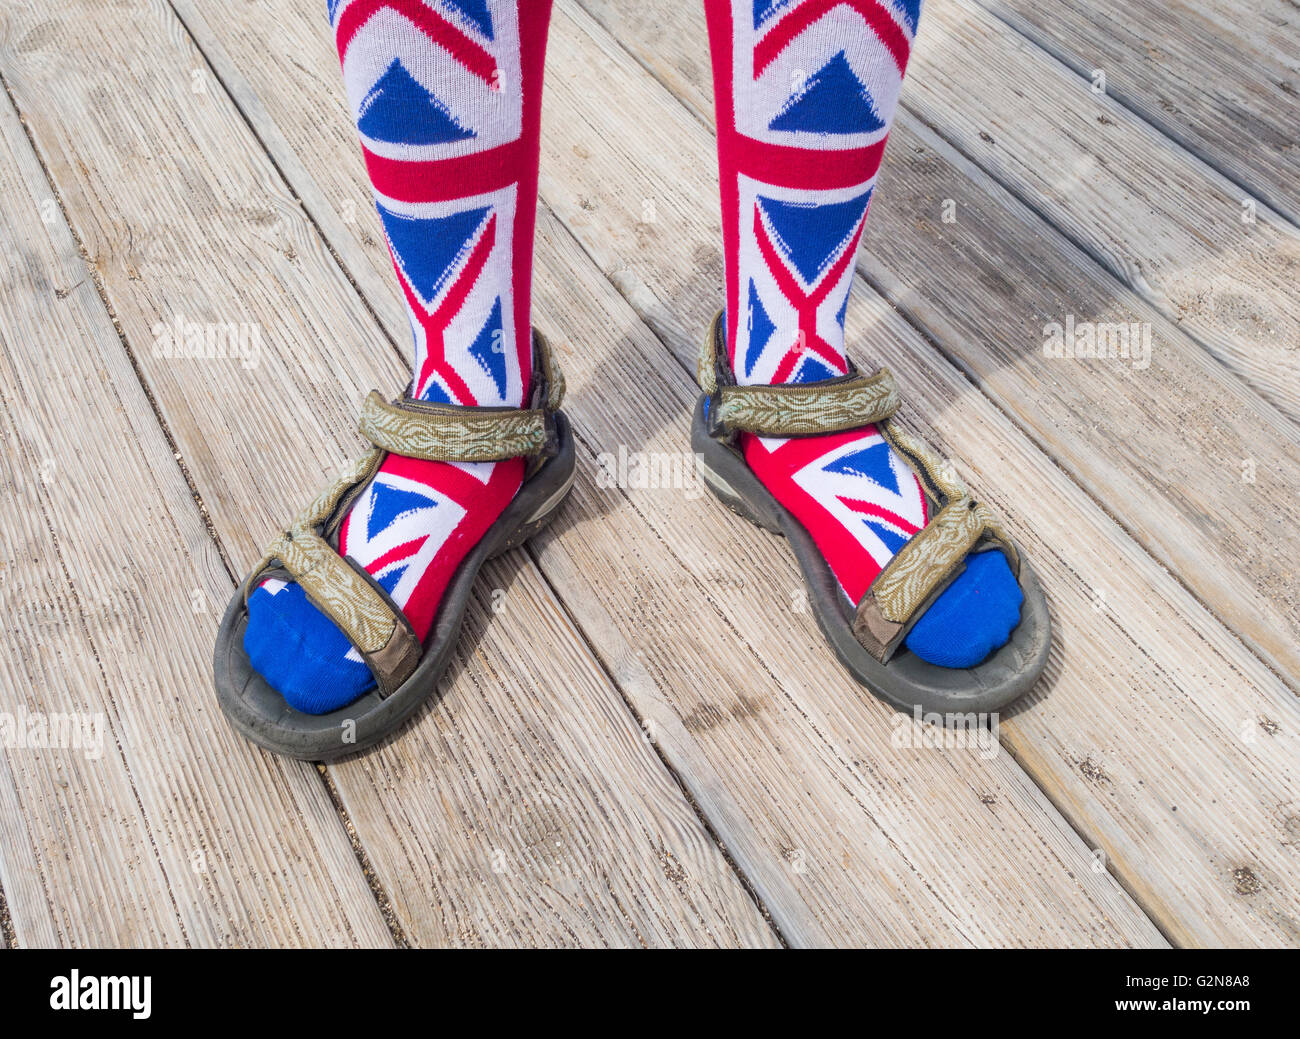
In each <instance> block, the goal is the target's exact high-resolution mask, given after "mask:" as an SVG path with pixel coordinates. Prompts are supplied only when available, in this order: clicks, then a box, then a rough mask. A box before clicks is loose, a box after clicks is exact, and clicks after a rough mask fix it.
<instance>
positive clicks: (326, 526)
mask: <svg viewBox="0 0 1300 1039" xmlns="http://www.w3.org/2000/svg"><path fill="white" fill-rule="evenodd" d="M533 343H534V350H533V356H534V362H533V382H532V386H533V391H532V399H531V401H530V407H529V408H527V409H519V408H494V407H461V406H457V405H448V404H430V403H426V402H423V401H414V400H411V399H409V398H407V397H401V398H398V399H397V400H395V401H393V402H392V403H391V404H389V403H386V402H385V401H384V400H383V398H382V397H380V395H379V394H378V393H377V392H372V393H371V394H370V395H369V396H368V397H367V398H366V401H365V404H364V405H363V406H362V411H361V420H360V429H361V433H362V435H364V436H365V437H366V439H368V440H369V441H370V442H371V443H372V444H373V445H374V449H373V450H372V451H371V452H370V453H369V454H367V455H366V456H365V457H363V458H361V459H359V460H358V461H357V462H356V464H355V465H353V466H352V468H351V469H350V471H349V472H348V473H346V474H345V475H344V476H343V477H341V478H340V479H339V480H338V482H336V483H335V484H334V485H333V486H331V487H329V488H327V489H326V490H325V491H324V492H323V493H322V494H321V495H320V496H319V497H318V498H317V499H316V500H315V501H314V502H313V503H312V504H311V505H310V506H309V507H308V508H307V509H306V510H305V511H304V512H302V513H301V514H300V515H299V516H298V518H297V519H295V520H294V522H293V525H292V526H291V527H290V529H289V530H287V531H286V532H285V533H283V534H281V535H280V536H279V537H278V538H276V539H275V541H274V542H272V543H271V545H270V547H269V548H268V549H267V551H266V555H264V556H263V557H262V559H261V560H260V561H259V562H258V564H257V565H256V566H254V567H253V569H252V570H251V571H250V572H249V574H248V577H247V578H245V580H244V582H243V584H242V585H241V586H240V588H239V590H238V591H237V592H236V593H235V595H234V597H233V598H232V599H231V601H230V605H229V607H227V609H226V613H225V616H224V618H223V619H222V622H221V628H220V631H219V632H218V633H217V643H216V650H215V653H214V660H213V667H214V672H215V680H216V689H217V698H218V700H219V702H220V704H221V709H222V710H223V711H224V712H225V714H226V717H227V718H229V719H230V722H231V724H232V725H234V727H235V728H236V729H238V730H239V731H240V732H241V733H243V734H244V735H245V736H246V737H248V738H249V739H250V740H252V741H253V742H254V743H257V744H260V745H261V746H263V747H266V748H267V749H268V750H273V751H276V752H277V753H279V754H286V755H288V756H289V757H294V758H302V759H304V760H309V761H331V760H333V759H335V758H338V757H341V756H343V755H345V754H351V753H353V752H355V751H358V750H362V749H364V748H366V747H369V746H371V745H372V744H374V743H377V742H378V741H380V740H381V739H383V738H384V737H385V736H387V735H388V734H389V733H391V732H392V731H393V730H394V729H396V728H397V727H398V726H400V725H401V724H402V722H404V721H405V720H406V719H407V718H408V717H410V715H411V714H412V712H414V711H415V709H416V708H418V707H419V706H420V704H422V703H424V701H425V700H426V699H428V697H429V696H430V695H431V694H432V693H433V691H434V689H435V688H436V687H437V684H438V679H439V678H440V677H441V675H442V672H443V670H444V669H445V668H446V666H447V663H448V661H449V660H450V658H451V653H452V650H453V648H454V647H455V645H456V641H457V636H458V635H459V634H460V628H461V623H462V621H463V619H464V616H465V608H466V606H467V604H468V602H469V597H470V591H471V589H472V587H473V584H474V578H475V577H476V576H477V575H478V572H479V569H480V568H481V567H482V566H483V564H484V563H485V562H486V561H487V560H489V559H492V558H494V557H495V556H499V555H501V554H502V553H504V552H507V551H509V550H510V549H512V548H515V547H517V546H519V545H521V544H523V543H524V542H525V541H526V540H527V539H528V538H530V537H532V536H533V535H534V534H536V533H537V532H538V531H539V530H541V529H542V528H543V527H545V526H546V525H547V524H548V523H550V521H551V520H552V519H553V518H554V516H555V514H556V512H557V510H558V509H559V507H560V503H561V502H562V501H563V500H564V497H565V496H566V495H567V494H568V493H569V490H570V488H571V487H572V486H573V478H574V468H575V462H576V453H575V450H574V442H573V433H572V430H571V429H570V427H569V422H568V419H567V418H566V417H565V416H564V414H563V413H562V412H560V411H559V406H560V402H561V399H562V398H563V396H564V377H563V375H562V374H561V372H560V369H559V367H558V365H557V364H556V363H555V360H554V358H553V356H552V354H551V351H550V348H549V346H548V344H547V342H546V340H545V339H544V338H543V337H542V335H541V333H539V332H537V331H536V330H535V329H534V331H533ZM390 453H392V454H398V455H404V456H406V457H409V458H423V459H429V460H433V461H444V462H447V461H451V462H491V461H501V460H503V459H507V458H516V457H520V456H523V457H526V458H528V459H529V460H530V461H529V465H528V469H527V471H526V473H525V477H524V483H523V486H522V487H521V488H520V490H519V493H518V494H516V495H515V498H514V500H513V501H512V502H511V503H510V505H508V506H507V507H506V509H505V511H504V512H502V514H501V515H500V516H499V517H498V519H497V521H496V522H495V523H494V524H493V525H492V526H491V527H489V528H488V531H487V533H486V534H485V535H484V536H483V539H482V540H481V541H480V542H479V543H478V544H477V545H476V546H475V547H474V549H473V550H472V551H471V552H470V553H469V554H468V555H467V556H466V557H465V558H464V559H463V560H462V561H461V563H460V566H459V568H458V569H457V570H456V572H455V574H454V575H453V577H452V579H451V582H450V583H449V584H448V586H447V590H446V593H445V595H444V597H443V600H442V602H441V604H440V605H439V608H438V617H437V620H436V621H435V623H434V625H433V628H432V629H431V630H430V632H429V635H428V638H427V639H426V640H425V642H424V643H423V645H422V644H421V643H420V641H419V639H417V638H416V636H415V632H414V630H413V629H412V628H411V625H410V623H409V622H408V621H407V619H406V618H405V616H403V614H402V611H401V610H400V609H398V608H397V606H396V605H395V604H394V602H393V600H392V599H391V598H390V597H389V595H388V593H387V592H385V591H384V589H383V588H381V587H380V586H379V585H378V584H377V583H376V582H375V580H374V579H373V578H372V577H371V576H370V575H369V574H368V573H367V572H366V571H365V570H364V569H362V568H361V567H360V566H359V565H358V564H356V563H354V562H353V561H352V560H351V559H349V558H347V557H346V556H340V555H339V554H338V530H339V526H340V525H341V524H342V521H343V518H344V517H345V516H346V515H347V514H348V509H349V508H350V507H351V505H352V502H353V501H354V500H355V499H356V497H357V496H358V495H359V494H360V493H361V492H362V491H363V490H364V489H365V487H366V486H367V484H368V483H369V482H370V480H371V479H372V478H373V477H374V475H375V473H376V471H377V470H378V469H379V466H380V465H381V464H382V463H383V461H384V459H385V458H386V457H387V456H388V455H389V454H390ZM267 578H279V579H280V580H283V581H296V582H297V583H298V584H300V585H301V586H302V588H303V591H305V592H306V593H307V597H308V598H309V599H310V600H311V601H312V603H314V604H315V606H316V607H317V608H318V609H319V610H321V611H322V612H323V613H324V614H325V615H326V616H327V617H329V618H330V620H332V621H333V622H334V623H335V624H336V625H337V626H338V628H339V630H340V631H342V632H343V633H344V634H345V635H346V636H347V637H348V639H349V641H351V643H352V644H353V645H354V646H355V647H356V648H357V650H358V651H359V652H360V653H361V656H362V658H363V659H364V660H365V662H366V664H367V666H368V667H369V668H370V671H371V673H372V674H373V675H374V677H375V681H376V688H374V689H372V690H371V691H370V692H368V693H365V694H364V695H363V696H361V698H360V699H358V700H355V701H353V702H352V703H350V704H348V705H347V706H346V707H342V708H340V709H338V710H336V711H332V712H330V713H328V714H320V715H314V714H302V713H300V712H298V711H296V710H294V708H292V707H290V706H289V705H288V704H287V703H286V702H285V700H284V698H283V697H282V696H281V695H280V694H279V693H278V692H276V691H275V689H273V688H272V687H271V685H270V684H269V683H268V682H267V681H266V679H264V678H263V677H262V676H261V674H259V673H258V672H257V671H256V670H254V669H253V666H252V664H251V663H250V662H249V659H248V654H247V653H246V652H245V651H244V630H245V629H246V628H247V626H248V597H249V595H251V594H252V591H253V589H254V588H256V587H257V586H258V584H260V583H261V582H262V581H263V580H265V579H267Z"/></svg>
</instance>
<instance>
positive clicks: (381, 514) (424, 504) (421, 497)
mask: <svg viewBox="0 0 1300 1039" xmlns="http://www.w3.org/2000/svg"><path fill="white" fill-rule="evenodd" d="M373 487H374V490H373V495H374V500H373V501H372V503H371V505H370V519H369V522H367V523H366V537H367V538H373V537H374V536H375V535H376V534H378V533H379V532H380V531H381V530H383V529H384V528H385V527H387V526H389V525H390V524H391V523H392V522H393V520H395V519H397V517H398V516H400V515H402V513H404V512H411V511H412V510H414V509H432V508H436V507H437V504H438V503H437V502H435V501H434V500H433V499H432V498H430V497H429V496H428V495H427V494H416V493H415V492H414V491H403V490H400V489H398V488H396V487H389V486H387V485H385V484H381V483H376V484H374V485H373Z"/></svg>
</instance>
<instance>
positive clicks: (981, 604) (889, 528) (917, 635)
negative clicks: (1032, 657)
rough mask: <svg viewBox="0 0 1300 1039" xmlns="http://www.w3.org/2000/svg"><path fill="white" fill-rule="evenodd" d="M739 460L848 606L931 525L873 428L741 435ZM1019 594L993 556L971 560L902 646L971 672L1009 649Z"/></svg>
mask: <svg viewBox="0 0 1300 1039" xmlns="http://www.w3.org/2000/svg"><path fill="white" fill-rule="evenodd" d="M743 439H744V443H743V450H744V455H745V461H746V462H748V463H749V467H750V468H751V469H752V470H753V471H754V475H756V476H757V477H758V478H759V480H761V481H762V483H763V485H764V486H765V487H766V488H767V489H768V490H769V491H770V492H771V493H772V495H773V496H774V497H775V498H776V499H777V501H779V502H780V503H781V504H782V505H783V506H785V508H787V509H789V510H790V512H792V513H793V514H794V516H795V518H796V519H798V520H799V522H800V523H802V524H803V525H804V527H806V528H807V530H808V532H809V533H810V534H811V535H812V536H813V540H814V541H816V543H817V547H818V548H819V549H821V552H822V555H823V556H824V557H825V559H826V562H827V564H828V565H829V566H830V568H831V571H832V572H833V573H834V574H835V576H836V578H837V579H838V580H839V583H840V587H841V588H842V589H843V590H844V593H845V595H847V596H848V599H849V601H850V602H851V603H853V604H855V605H856V604H857V603H858V602H859V601H861V599H862V597H863V595H865V594H866V591H867V588H868V587H869V586H870V585H871V582H872V581H874V580H875V578H876V575H877V574H879V573H880V571H881V570H882V569H883V568H884V567H885V565H886V564H887V563H888V562H889V561H890V560H891V559H892V558H893V557H894V555H895V554H896V553H897V552H898V551H899V550H900V549H901V548H902V547H903V546H904V545H905V544H907V542H908V541H909V540H910V539H911V538H912V536H913V535H915V534H916V533H917V532H918V531H920V530H921V528H922V527H924V526H925V525H926V523H927V521H928V520H929V519H930V517H929V515H928V514H927V509H926V500H925V496H924V494H923V493H922V491H921V484H920V482H919V481H918V480H917V477H916V474H915V473H914V472H912V470H911V468H910V467H909V466H908V465H907V463H906V462H904V461H903V459H902V458H900V457H899V455H898V453H897V452H896V451H895V450H894V449H893V448H892V447H891V446H890V445H889V444H888V442H886V441H885V439H884V438H883V437H881V435H880V434H879V433H878V432H877V431H876V429H875V427H874V426H868V427H867V428H866V429H863V430H855V431H853V432H848V433H833V434H830V435H827V436H816V437H796V438H792V439H789V440H782V439H779V438H774V437H756V436H751V435H749V434H745V435H744V438H743ZM1022 601H1023V595H1022V593H1021V590H1020V585H1019V583H1018V582H1017V581H1016V578H1015V576H1014V575H1013V574H1012V572H1011V567H1010V565H1009V564H1008V563H1007V559H1006V556H1004V555H1003V554H1002V552H1000V551H996V550H994V551H988V552H980V553H975V554H973V555H972V556H970V557H969V558H968V560H967V564H966V569H965V570H964V571H963V572H962V573H961V574H959V575H958V577H957V578H956V580H954V581H953V583H952V584H950V585H949V586H948V587H947V589H945V590H944V592H943V593H942V594H941V595H940V596H939V598H938V599H937V600H936V601H935V602H934V603H933V604H932V605H931V606H930V608H929V609H928V610H927V611H926V612H925V614H924V615H923V616H922V617H921V618H920V620H918V621H917V622H916V625H915V626H914V627H913V628H912V630H911V632H909V633H908V635H907V638H906V639H905V640H904V644H905V645H906V646H907V648H908V649H910V650H911V651H912V652H913V653H915V654H916V655H917V656H918V657H920V658H921V659H922V660H925V661H928V662H929V663H931V664H937V665H939V666H941V667H951V668H968V667H974V666H975V665H976V664H979V663H980V662H982V661H983V660H985V659H987V658H988V656H989V655H990V654H992V653H993V651H994V650H996V649H999V648H1000V647H1002V646H1003V645H1005V644H1006V642H1007V640H1008V639H1009V638H1010V637H1011V632H1012V631H1014V630H1015V627H1016V625H1017V624H1018V623H1019V621H1020V604H1021V602H1022Z"/></svg>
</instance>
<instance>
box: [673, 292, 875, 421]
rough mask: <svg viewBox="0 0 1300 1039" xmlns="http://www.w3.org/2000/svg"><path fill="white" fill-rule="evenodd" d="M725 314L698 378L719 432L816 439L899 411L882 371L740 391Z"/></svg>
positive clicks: (708, 342) (703, 353)
mask: <svg viewBox="0 0 1300 1039" xmlns="http://www.w3.org/2000/svg"><path fill="white" fill-rule="evenodd" d="M721 318H722V315H721V313H719V315H718V316H717V317H715V318H714V320H713V325H712V327H711V328H710V329H709V334H708V335H707V336H706V337H705V339H704V345H703V346H702V347H701V349H700V358H699V367H698V377H699V382H700V386H701V388H703V389H704V391H705V392H706V393H708V394H709V395H710V397H712V398H713V402H712V404H711V405H710V414H709V421H710V425H711V426H712V427H713V428H714V429H716V430H718V431H719V432H720V433H723V434H726V435H731V434H734V433H737V432H746V433H754V434H757V435H759V436H780V437H796V436H814V435H820V434H826V433H839V432H842V431H843V430H846V429H860V428H861V427H862V426H865V425H868V424H870V423H873V422H882V421H884V420H885V419H888V418H889V417H890V416H891V415H893V414H894V412H895V411H897V410H898V387H897V386H896V385H895V383H894V377H893V375H891V374H890V373H889V371H888V370H887V369H884V368H882V369H881V370H880V371H878V372H876V373H875V374H874V375H863V374H861V373H860V372H858V371H856V370H854V369H852V368H851V369H850V372H849V374H848V375H842V376H840V377H838V378H834V379H827V380H825V381H823V382H812V383H798V384H794V383H791V384H786V385H776V386H762V385H756V386H737V385H736V381H735V378H734V376H733V375H732V373H731V370H730V365H729V364H728V363H727V359H726V345H725V340H724V338H723V332H722V328H721Z"/></svg>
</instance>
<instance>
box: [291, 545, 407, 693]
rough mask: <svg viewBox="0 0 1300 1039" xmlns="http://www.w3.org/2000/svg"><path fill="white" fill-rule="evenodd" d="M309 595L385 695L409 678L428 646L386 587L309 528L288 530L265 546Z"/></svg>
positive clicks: (392, 691)
mask: <svg viewBox="0 0 1300 1039" xmlns="http://www.w3.org/2000/svg"><path fill="white" fill-rule="evenodd" d="M267 554H268V555H269V556H273V557H274V558H276V559H279V560H280V562H281V563H282V564H283V567H284V569H285V570H286V571H287V572H288V574H289V576H290V577H292V578H293V579H294V580H295V581H296V582H297V583H298V584H299V585H301V586H302V590H303V591H304V592H306V593H307V597H308V598H309V599H311V601H312V602H313V603H314V604H315V605H316V607H317V608H318V609H319V610H320V611H321V612H322V613H324V614H325V616H327V617H328V618H329V619H330V620H331V621H333V622H334V624H335V626H336V627H337V628H338V629H339V630H340V631H341V632H343V634H344V635H346V636H347V639H348V641H349V642H351V643H352V645H354V646H356V648H357V650H358V651H359V652H360V653H361V656H362V658H363V659H364V660H365V662H366V666H367V667H369V668H370V673H371V674H372V675H374V678H375V683H376V684H377V685H378V687H379V692H380V695H381V696H389V695H391V694H392V693H394V692H395V691H396V690H397V689H398V687H399V686H401V684H402V683H403V682H405V681H406V680H407V679H408V678H410V677H411V674H412V672H414V671H415V666H416V665H417V664H418V663H419V662H420V656H421V655H422V654H423V652H424V647H423V646H422V645H421V644H420V640H419V639H418V638H416V636H415V631H414V630H413V629H412V628H411V625H410V622H409V621H407V619H406V618H405V617H404V616H403V615H402V613H401V611H400V610H397V609H396V608H395V607H394V605H393V603H392V600H391V599H389V598H388V596H387V595H386V594H384V593H383V590H382V589H380V588H379V587H377V586H376V585H375V584H374V583H373V581H371V580H370V578H369V577H368V576H367V575H366V574H365V573H364V572H362V571H359V570H358V569H357V568H356V567H355V566H353V564H352V563H351V562H350V561H349V560H347V559H344V558H343V557H342V556H340V555H339V554H338V553H337V552H335V551H334V549H333V548H331V547H330V544H329V542H327V541H326V540H325V539H324V538H322V537H320V536H319V535H317V534H313V533H311V532H310V531H305V530H294V531H287V532H285V533H284V534H282V535H281V536H280V537H279V538H277V539H276V540H275V541H274V542H273V543H272V544H271V546H270V547H269V548H268V549H267Z"/></svg>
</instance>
